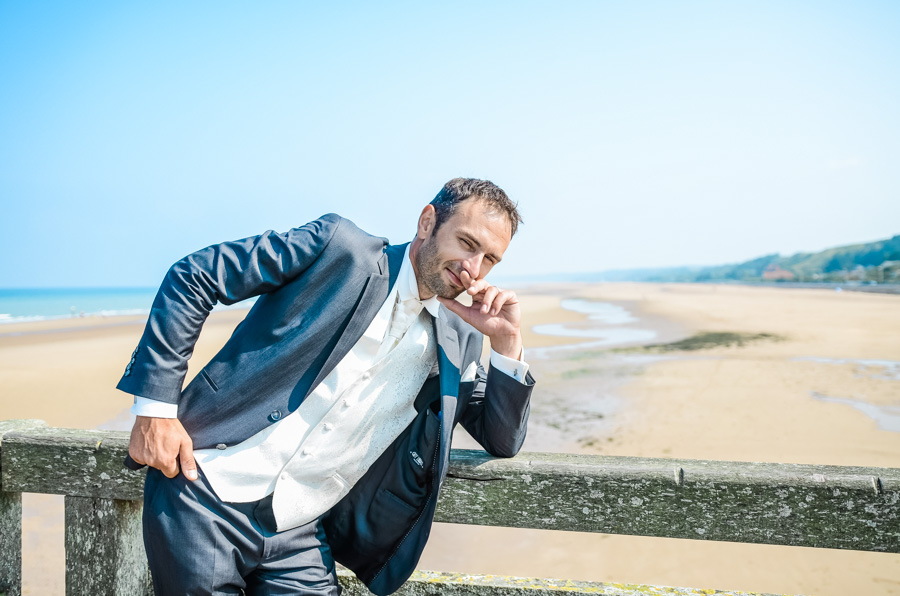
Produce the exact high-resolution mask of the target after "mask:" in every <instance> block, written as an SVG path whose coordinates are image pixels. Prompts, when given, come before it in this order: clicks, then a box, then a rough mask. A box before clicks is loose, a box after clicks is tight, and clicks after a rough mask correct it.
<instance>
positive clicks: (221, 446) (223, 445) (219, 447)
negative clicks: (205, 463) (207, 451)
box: [216, 443, 228, 450]
mask: <svg viewBox="0 0 900 596" xmlns="http://www.w3.org/2000/svg"><path fill="white" fill-rule="evenodd" d="M226 447H228V445H226V444H225V443H219V444H218V445H216V449H219V450H222V449H225V448H226Z"/></svg>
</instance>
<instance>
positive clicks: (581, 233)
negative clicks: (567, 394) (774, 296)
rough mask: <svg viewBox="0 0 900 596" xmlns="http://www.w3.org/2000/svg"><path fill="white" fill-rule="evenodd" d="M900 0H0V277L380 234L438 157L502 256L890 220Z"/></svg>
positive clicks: (823, 243)
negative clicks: (246, 241)
mask: <svg viewBox="0 0 900 596" xmlns="http://www.w3.org/2000/svg"><path fill="white" fill-rule="evenodd" d="M897 31H900V3H896V2H844V3H834V2H584V3H580V2H490V3H484V2H471V3H467V2H456V3H447V4H437V3H414V2H409V3H403V2H383V3H361V2H360V3H348V2H344V3H337V2H335V3H327V4H326V3H313V2H265V3H252V4H251V3H237V2H215V3H212V2H210V3H202V2H196V3H190V5H189V6H183V5H182V4H180V3H174V2H159V3H134V2H133V3H108V4H107V3H101V2H87V3H83V4H76V3H63V2H45V3H25V2H12V1H6V2H2V1H0V81H2V92H0V250H2V254H3V257H2V261H0V287H48V286H154V285H156V284H157V283H158V282H159V280H160V279H161V277H162V275H163V274H164V273H165V270H166V269H167V268H168V266H169V265H170V264H171V263H172V262H173V261H174V260H176V259H178V258H180V257H181V256H183V255H184V254H186V253H188V252H191V251H192V250H195V249H198V248H201V247H203V246H206V245H208V244H211V243H214V242H217V241H221V240H227V239H232V238H240V237H244V236H250V235H253V234H257V233H259V232H262V231H264V230H266V229H275V230H286V229H288V228H291V227H294V226H298V225H301V224H303V223H304V222H306V221H308V220H310V219H314V218H315V217H318V216H319V215H321V214H323V213H327V212H330V211H335V212H338V213H340V214H342V215H344V216H347V217H350V218H351V219H353V220H354V221H356V222H357V223H358V224H359V225H360V226H361V227H363V228H364V229H367V230H369V231H370V232H373V233H376V234H378V235H384V236H388V237H389V238H391V239H392V240H394V241H396V242H402V241H405V240H408V239H410V238H411V237H412V235H413V232H414V227H415V220H416V217H417V215H418V212H419V211H420V209H421V207H422V206H423V205H424V204H425V203H427V202H428V201H429V200H430V199H431V198H432V197H433V196H434V194H435V193H436V192H437V190H438V189H439V188H440V186H441V185H442V184H443V183H444V182H445V181H446V180H447V179H449V178H452V177H455V176H460V175H462V176H474V177H480V178H489V179H491V180H493V181H494V182H496V183H498V184H499V185H501V186H502V187H503V188H505V189H506V190H507V192H508V193H509V194H510V196H511V197H512V198H514V199H515V200H518V201H519V203H520V207H521V210H522V212H523V214H524V217H525V225H524V226H523V227H522V228H521V231H520V234H519V235H518V236H517V237H516V239H515V240H514V241H513V244H512V245H511V247H510V250H509V251H508V253H507V257H506V258H505V259H504V262H503V264H502V265H501V266H500V267H499V268H498V269H497V270H496V271H497V273H498V274H506V275H515V276H521V275H530V274H546V273H558V272H580V271H599V270H605V269H612V268H632V267H658V266H669V265H672V266H675V265H696V264H716V263H725V262H735V261H741V260H745V259H748V258H752V257H755V256H759V255H762V254H767V253H771V252H782V253H793V252H796V251H801V250H802V251H814V250H820V249H823V248H826V247H830V246H835V245H840V244H850V243H855V242H864V241H870V240H876V239H880V238H885V237H889V236H892V235H894V234H897V233H900V196H898V195H900V192H898V190H900V167H898V164H900V107H898V106H900V35H897Z"/></svg>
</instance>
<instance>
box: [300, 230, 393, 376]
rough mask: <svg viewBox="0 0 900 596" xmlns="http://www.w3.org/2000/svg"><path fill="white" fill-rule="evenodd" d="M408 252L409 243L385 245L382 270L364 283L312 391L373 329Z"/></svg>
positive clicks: (380, 262)
mask: <svg viewBox="0 0 900 596" xmlns="http://www.w3.org/2000/svg"><path fill="white" fill-rule="evenodd" d="M405 251H406V244H399V245H390V246H388V247H386V248H385V250H384V253H383V254H382V256H381V258H380V259H379V260H378V263H377V267H378V271H377V272H373V273H372V274H371V275H369V277H368V279H366V281H365V282H364V286H363V290H362V294H361V295H360V297H359V300H358V301H357V302H356V307H355V308H354V309H353V313H352V314H351V316H350V320H349V321H348V322H347V326H346V327H345V328H344V332H343V333H342V334H341V337H340V339H338V342H337V344H336V345H335V346H334V350H332V351H331V354H329V355H328V359H327V360H325V364H324V365H323V366H322V369H321V370H320V371H319V374H318V375H316V379H315V380H314V381H313V383H312V385H310V388H309V391H312V390H313V389H315V388H316V387H318V386H319V383H321V382H322V380H323V379H324V378H325V377H327V376H328V375H329V374H330V373H331V371H332V370H334V367H335V366H337V365H338V362H340V361H341V360H342V359H343V358H344V356H346V355H347V352H349V351H350V350H351V349H352V348H353V346H355V345H356V342H358V341H359V338H360V337H362V334H363V333H365V332H366V329H368V328H369V325H370V324H371V323H372V320H373V319H374V318H375V315H376V314H378V310H379V309H380V308H381V306H382V305H383V304H384V301H385V300H387V297H388V294H390V292H391V288H393V287H394V283H395V282H396V281H397V274H398V273H399V272H400V265H401V264H402V263H403V255H404V253H405ZM309 391H308V392H307V394H308V393H309Z"/></svg>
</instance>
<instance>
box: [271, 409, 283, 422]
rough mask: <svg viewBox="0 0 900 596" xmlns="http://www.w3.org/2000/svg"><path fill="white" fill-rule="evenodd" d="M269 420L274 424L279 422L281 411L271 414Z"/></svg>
mask: <svg viewBox="0 0 900 596" xmlns="http://www.w3.org/2000/svg"><path fill="white" fill-rule="evenodd" d="M269 420H271V421H272V422H278V421H279V420H281V410H275V411H274V412H272V413H271V414H269Z"/></svg>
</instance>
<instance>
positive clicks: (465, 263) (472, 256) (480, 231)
mask: <svg viewBox="0 0 900 596" xmlns="http://www.w3.org/2000/svg"><path fill="white" fill-rule="evenodd" d="M485 207H486V204H485V203H484V202H483V201H481V200H480V199H474V198H473V199H468V200H466V201H463V202H461V203H459V204H458V205H457V207H456V212H455V213H454V214H453V215H452V216H451V217H450V218H449V219H448V220H447V221H445V222H444V223H443V225H441V227H440V228H438V230H437V231H435V230H434V228H433V216H434V212H433V210H432V211H431V213H430V215H431V226H432V227H431V228H430V229H429V220H428V215H429V214H428V211H427V209H428V208H426V211H425V212H423V214H422V217H421V218H420V220H419V233H418V238H419V239H421V240H422V244H421V246H419V247H418V251H417V252H416V254H415V257H414V259H413V262H414V264H415V269H416V280H417V282H418V284H419V295H420V297H421V298H422V299H426V298H430V297H431V296H432V295H435V294H436V295H438V296H443V297H444V298H450V299H453V298H456V297H457V296H459V295H460V294H461V293H463V292H464V291H465V290H466V289H467V288H468V283H471V281H474V280H476V279H481V278H483V277H484V276H485V275H487V274H488V272H489V271H490V270H491V268H492V267H493V266H494V265H496V264H497V263H499V262H500V259H501V258H503V253H504V252H505V251H506V247H507V246H509V241H510V239H511V238H510V225H509V219H508V218H507V217H506V215H505V214H503V213H497V212H493V211H490V210H489V209H486V208H485ZM463 272H465V273H467V274H468V275H466V274H465V273H463ZM470 278H471V279H470ZM467 281H468V283H466V282H467Z"/></svg>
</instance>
